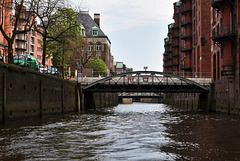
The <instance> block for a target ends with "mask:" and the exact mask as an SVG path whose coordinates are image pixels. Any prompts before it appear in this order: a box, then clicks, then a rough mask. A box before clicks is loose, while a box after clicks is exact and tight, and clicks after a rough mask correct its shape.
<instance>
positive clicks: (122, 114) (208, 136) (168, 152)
mask: <svg viewBox="0 0 240 161" xmlns="http://www.w3.org/2000/svg"><path fill="white" fill-rule="evenodd" d="M0 160H29V161H30V160H34V161H35V160H56V161H64V160H66V161H69V160H86V161H91V160H92V161H118V160H122V161H126V160H129V161H145V160H150V161H152V160H156V161H159V160H204V161H205V160H209V161H210V160H211V161H212V160H214V161H218V160H219V161H223V160H229V161H233V160H240V118H239V117H237V116H228V115H226V114H217V113H210V114H207V113H201V112H193V111H189V110H186V109H176V108H173V107H171V106H167V105H164V104H146V103H133V104H121V105H119V106H116V107H114V108H105V109H98V110H93V111H87V112H84V113H82V114H79V115H78V114H68V115H64V116H50V117H47V118H43V119H31V120H29V119H28V120H24V121H21V122H11V123H7V124H5V125H0Z"/></svg>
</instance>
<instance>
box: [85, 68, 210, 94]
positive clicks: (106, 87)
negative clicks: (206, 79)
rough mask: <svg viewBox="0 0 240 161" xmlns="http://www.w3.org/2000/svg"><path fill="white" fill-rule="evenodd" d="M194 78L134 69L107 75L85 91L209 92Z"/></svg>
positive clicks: (86, 87)
mask: <svg viewBox="0 0 240 161" xmlns="http://www.w3.org/2000/svg"><path fill="white" fill-rule="evenodd" d="M208 91H209V89H208V87H206V86H203V85H201V84H199V83H196V82H194V81H192V80H189V79H186V78H184V77H180V76H177V75H172V74H169V73H163V72H157V71H134V72H128V73H122V74H117V75H114V76H110V77H106V78H103V79H100V80H98V81H96V82H93V83H91V84H89V85H87V86H85V87H83V92H162V93H208Z"/></svg>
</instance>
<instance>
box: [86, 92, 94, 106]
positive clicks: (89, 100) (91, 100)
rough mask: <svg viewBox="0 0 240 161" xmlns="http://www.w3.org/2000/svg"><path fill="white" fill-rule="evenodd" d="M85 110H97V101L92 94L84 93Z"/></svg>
mask: <svg viewBox="0 0 240 161" xmlns="http://www.w3.org/2000/svg"><path fill="white" fill-rule="evenodd" d="M84 108H85V109H94V108H95V100H94V95H93V93H92V92H85V93H84Z"/></svg>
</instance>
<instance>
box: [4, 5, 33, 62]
mask: <svg viewBox="0 0 240 161" xmlns="http://www.w3.org/2000/svg"><path fill="white" fill-rule="evenodd" d="M0 5H1V7H0V9H1V10H0V11H1V15H2V17H1V18H0V31H1V33H2V35H3V37H4V38H5V40H6V41H7V43H8V63H11V64H13V42H14V39H15V37H16V35H18V34H24V33H26V32H28V31H30V30H31V28H32V26H33V25H34V24H35V16H34V14H33V8H34V7H33V3H32V1H30V2H26V1H24V0H15V1H12V0H3V1H2V3H0ZM13 13H15V15H12V14H13ZM23 15H24V16H23ZM4 16H5V17H9V18H10V21H9V22H7V19H6V18H5V17H4ZM23 17H24V19H25V20H24V22H23V21H22V20H21V19H22V18H23ZM20 23H21V25H20ZM12 25H13V27H12ZM19 26H24V28H18V27H19Z"/></svg>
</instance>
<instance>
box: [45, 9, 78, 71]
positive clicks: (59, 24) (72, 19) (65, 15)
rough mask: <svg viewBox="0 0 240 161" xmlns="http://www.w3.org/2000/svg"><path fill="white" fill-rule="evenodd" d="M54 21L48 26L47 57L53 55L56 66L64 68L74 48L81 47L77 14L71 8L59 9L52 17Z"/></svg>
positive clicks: (71, 56)
mask: <svg viewBox="0 0 240 161" xmlns="http://www.w3.org/2000/svg"><path fill="white" fill-rule="evenodd" d="M54 16H55V17H56V18H55V19H54V20H55V21H52V22H51V24H50V25H49V29H48V32H49V38H48V41H47V49H48V50H47V55H51V54H52V55H53V59H54V61H55V63H56V64H58V65H60V66H65V63H66V62H69V61H71V59H72V58H73V55H74V54H76V52H74V48H75V47H76V46H81V44H82V35H81V32H80V31H81V24H80V23H79V22H78V21H77V19H78V16H79V14H78V13H77V12H76V11H75V10H73V9H72V8H62V9H59V10H58V11H57V12H56V14H55V15H54Z"/></svg>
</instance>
